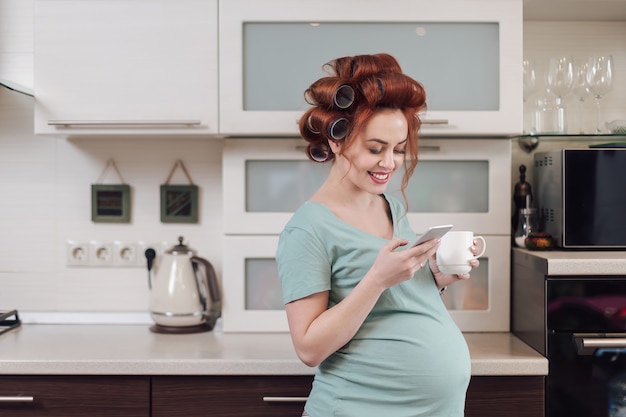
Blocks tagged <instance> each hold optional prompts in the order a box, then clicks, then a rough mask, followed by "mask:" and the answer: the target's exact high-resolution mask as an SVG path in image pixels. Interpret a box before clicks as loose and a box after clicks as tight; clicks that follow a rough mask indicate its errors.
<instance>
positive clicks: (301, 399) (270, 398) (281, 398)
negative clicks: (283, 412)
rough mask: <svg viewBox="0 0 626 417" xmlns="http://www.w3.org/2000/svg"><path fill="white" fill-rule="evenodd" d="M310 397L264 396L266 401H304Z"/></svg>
mask: <svg viewBox="0 0 626 417" xmlns="http://www.w3.org/2000/svg"><path fill="white" fill-rule="evenodd" d="M308 399H309V397H263V401H264V402H266V403H304V402H306V400H308Z"/></svg>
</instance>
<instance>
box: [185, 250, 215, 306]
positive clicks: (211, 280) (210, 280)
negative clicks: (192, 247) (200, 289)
mask: <svg viewBox="0 0 626 417" xmlns="http://www.w3.org/2000/svg"><path fill="white" fill-rule="evenodd" d="M191 262H194V263H199V264H202V265H203V266H204V270H205V271H206V278H207V286H208V288H209V297H211V301H212V302H213V303H214V304H215V303H219V302H220V289H219V285H218V284H217V275H215V269H213V265H211V263H210V262H209V261H207V260H206V259H204V258H201V257H199V256H192V257H191Z"/></svg>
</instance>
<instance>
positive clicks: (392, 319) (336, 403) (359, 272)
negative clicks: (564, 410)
mask: <svg viewBox="0 0 626 417" xmlns="http://www.w3.org/2000/svg"><path fill="white" fill-rule="evenodd" d="M385 198H386V199H387V201H388V203H389V206H390V209H391V213H392V217H393V226H394V235H395V236H396V237H402V238H406V239H409V240H412V239H414V238H415V232H414V231H413V230H412V229H411V227H410V225H409V222H408V220H407V218H406V216H404V208H403V205H402V203H401V202H400V201H398V200H397V199H394V198H391V197H389V196H385ZM386 242H388V241H387V240H386V239H383V238H380V237H377V236H374V235H371V234H369V233H366V232H363V231H361V230H359V229H357V228H355V227H353V226H351V225H349V224H347V223H345V222H344V221H342V220H340V219H339V218H338V217H336V216H335V215H334V214H333V213H332V212H331V211H330V210H329V209H328V208H327V207H326V206H324V205H321V204H318V203H315V202H312V201H308V202H306V203H305V204H304V205H303V206H302V207H300V208H299V209H298V211H297V212H296V213H295V214H294V215H293V217H292V218H291V220H290V221H289V222H288V224H287V225H286V226H285V229H284V230H283V232H282V234H281V236H280V240H279V244H278V252H277V265H278V271H279V276H280V279H281V284H282V289H283V301H284V302H285V304H286V303H289V302H291V301H294V300H298V299H300V298H304V297H306V296H308V295H311V294H314V293H317V292H321V291H329V301H328V307H329V308H330V307H332V306H333V305H335V304H337V303H339V302H340V301H341V300H342V299H344V298H345V297H346V296H347V295H348V294H349V293H350V291H351V290H352V289H353V288H354V287H355V286H356V285H357V283H358V282H359V281H360V280H361V279H362V278H363V276H365V274H366V273H367V271H368V270H369V269H370V267H371V266H372V265H373V263H374V261H375V259H376V257H377V256H378V252H379V251H380V248H381V246H383V245H384V244H385V243H386ZM469 380H470V357H469V352H468V349H467V344H466V342H465V338H464V337H463V335H462V333H461V332H460V330H459V329H458V327H457V326H456V324H455V323H454V321H453V320H452V318H451V317H450V315H449V313H448V311H447V310H446V308H445V306H444V304H443V302H442V300H441V297H440V295H439V291H438V289H437V286H436V284H435V281H434V279H433V275H432V273H431V272H430V270H429V269H428V267H424V268H423V269H421V270H419V271H417V272H416V274H415V275H414V276H413V278H412V279H410V280H408V281H405V282H403V283H401V284H398V285H396V286H394V287H391V288H388V289H386V290H385V291H384V292H383V294H382V295H381V297H380V298H379V300H378V301H377V303H376V305H375V306H374V308H373V309H372V311H371V312H370V314H369V315H368V316H367V318H366V319H365V322H364V323H363V325H362V326H361V328H360V329H359V330H358V332H357V333H356V335H355V336H354V337H353V338H352V340H350V342H348V343H347V344H346V345H345V346H343V347H342V348H340V349H339V350H337V351H336V352H335V353H333V354H332V355H330V356H329V357H328V358H327V359H325V360H324V361H323V362H322V363H321V364H320V365H319V366H318V367H317V369H316V371H315V379H314V382H313V386H312V389H311V393H310V395H309V399H308V401H307V403H306V405H305V410H306V412H307V413H308V414H309V415H310V416H311V417H330V416H335V417H348V416H350V417H370V416H371V417H380V416H388V417H417V416H425V417H426V416H427V417H447V416H454V417H460V416H463V415H464V408H465V393H466V391H467V387H468V384H469Z"/></svg>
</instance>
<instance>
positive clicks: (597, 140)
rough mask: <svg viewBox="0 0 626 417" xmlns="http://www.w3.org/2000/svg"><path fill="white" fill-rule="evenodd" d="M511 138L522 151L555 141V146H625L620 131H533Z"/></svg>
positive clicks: (529, 151) (625, 140) (625, 139)
mask: <svg viewBox="0 0 626 417" xmlns="http://www.w3.org/2000/svg"><path fill="white" fill-rule="evenodd" d="M512 139H513V140H516V141H517V143H518V145H519V147H520V148H522V149H523V150H524V151H526V152H528V153H531V152H533V151H534V150H535V149H536V148H537V146H539V143H543V142H548V143H550V142H555V143H558V144H557V146H563V145H564V144H567V146H572V147H576V148H580V147H585V148H586V147H601V146H606V147H620V148H621V147H626V134H623V133H620V134H616V133H598V134H595V133H582V134H569V133H565V134H564V133H558V134H557V133H535V134H527V135H518V136H513V137H512Z"/></svg>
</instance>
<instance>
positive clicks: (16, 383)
mask: <svg viewBox="0 0 626 417" xmlns="http://www.w3.org/2000/svg"><path fill="white" fill-rule="evenodd" d="M312 380H313V378H312V376H303V375H298V376H153V377H150V376H24V375H20V376H0V417H31V416H33V417H35V416H36V417H77V416H81V417H94V416H96V417H205V416H219V417H297V416H300V415H301V414H302V409H303V407H304V401H305V400H306V396H307V395H308V394H309V390H310V389H311V382H312ZM543 415H544V377H543V376H477V377H473V378H472V381H471V383H470V387H469V390H468V393H467V403H466V412H465V416H466V417H502V416H507V417H542V416H543Z"/></svg>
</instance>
